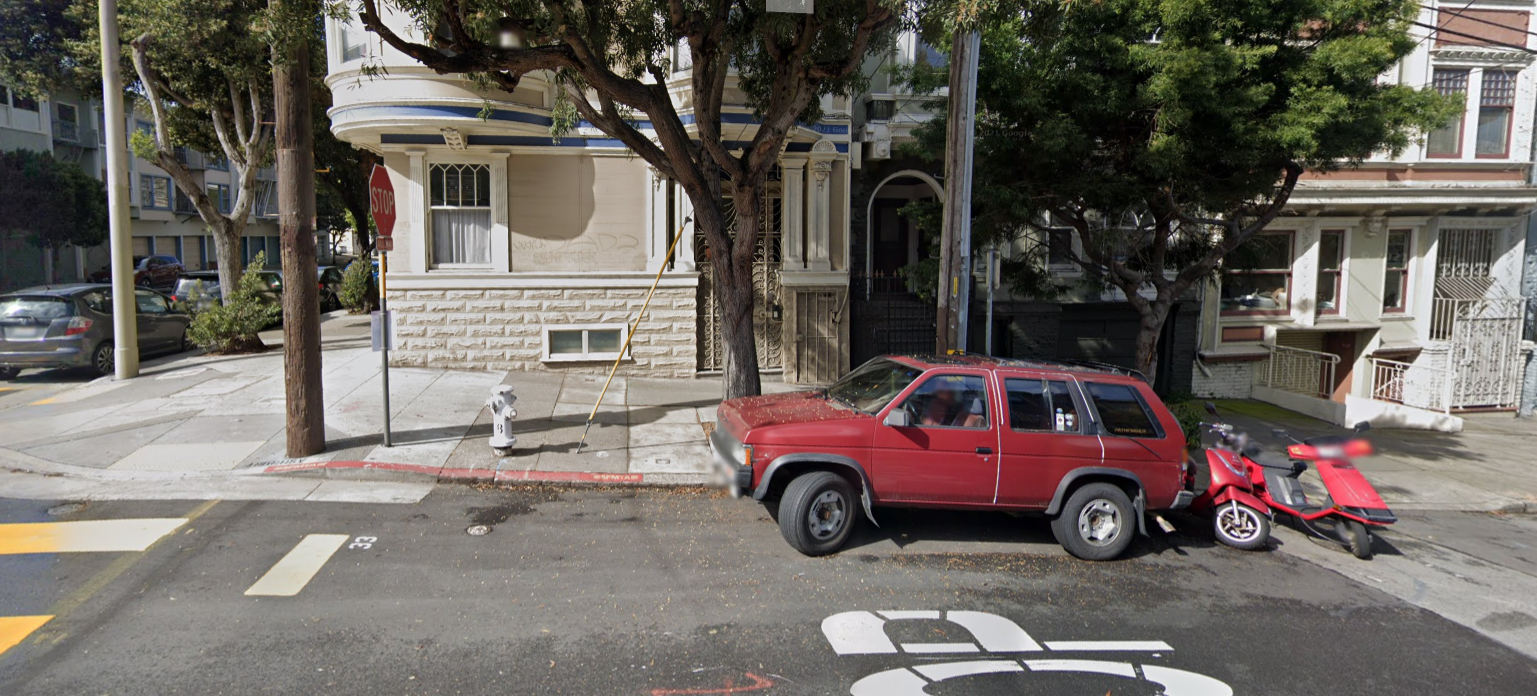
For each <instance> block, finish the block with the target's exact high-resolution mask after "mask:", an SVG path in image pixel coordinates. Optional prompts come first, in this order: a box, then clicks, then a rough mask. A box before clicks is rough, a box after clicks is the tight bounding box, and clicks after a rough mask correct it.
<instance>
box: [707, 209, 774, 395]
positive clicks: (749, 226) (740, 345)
mask: <svg viewBox="0 0 1537 696" xmlns="http://www.w3.org/2000/svg"><path fill="white" fill-rule="evenodd" d="M759 191H760V189H758V188H757V187H754V186H752V185H751V184H750V183H749V184H747V185H746V186H741V187H735V186H734V187H733V194H734V195H733V196H732V204H733V207H734V208H735V213H736V234H735V235H734V237H735V238H734V239H733V240H732V243H731V247H730V248H731V253H729V254H721V253H718V252H714V256H713V257H712V258H711V268H712V269H714V272H715V296H716V298H717V301H718V304H719V306H720V319H721V347H722V348H724V349H725V351H726V355H725V358H726V364H725V368H726V369H725V372H726V374H725V382H726V398H728V399H734V398H737V397H740V396H757V395H758V394H762V393H763V383H762V380H761V378H760V377H759V375H758V343H757V338H756V336H755V335H754V333H755V331H754V328H755V327H754V326H753V315H752V312H753V292H752V291H753V278H752V271H753V268H752V267H753V251H754V247H756V246H757V241H758V232H759V227H758V226H759V225H760V224H762V223H761V220H759V217H758V210H759V208H760V206H762V200H761V199H760V198H759ZM716 200H717V205H719V202H718V201H719V199H718V198H717V199H716ZM696 209H697V208H696ZM721 222H723V223H724V222H726V221H725V220H724V219H722V220H721ZM722 236H724V235H722ZM712 251H713V250H712Z"/></svg>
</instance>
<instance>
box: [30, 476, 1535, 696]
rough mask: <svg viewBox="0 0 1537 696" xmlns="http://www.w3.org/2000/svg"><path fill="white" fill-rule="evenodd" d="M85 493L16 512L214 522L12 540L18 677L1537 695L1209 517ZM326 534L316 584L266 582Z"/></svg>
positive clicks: (309, 687)
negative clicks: (835, 513)
mask: <svg viewBox="0 0 1537 696" xmlns="http://www.w3.org/2000/svg"><path fill="white" fill-rule="evenodd" d="M58 504H59V503H57V502H52V503H50V502H33V501H14V500H0V524H3V523H32V522H57V521H77V520H120V519H130V518H161V517H167V518H186V517H188V516H189V515H194V516H195V517H194V518H193V519H190V521H188V522H186V523H185V524H182V525H181V526H179V527H177V528H176V529H175V530H174V531H171V532H170V533H169V534H166V535H165V536H163V537H160V538H159V540H158V541H156V542H155V543H154V544H153V545H152V546H150V547H149V548H148V550H146V551H144V552H107V551H96V552H68V553H25V554H12V555H0V616H48V615H51V616H53V617H54V618H52V619H51V620H48V621H47V623H45V624H43V625H42V627H41V628H39V629H37V630H36V631H35V632H34V633H32V634H31V635H30V636H29V637H28V638H26V639H25V640H23V641H21V642H20V644H18V645H16V646H15V647H13V648H11V649H10V650H9V651H6V652H5V653H4V654H3V655H0V693H3V694H6V695H8V696H10V695H15V696H20V695H30V694H38V695H43V694H46V695H49V696H52V695H56V694H167V695H169V694H198V695H200V696H202V695H212V694H261V693H282V694H361V695H367V696H378V695H381V694H640V695H644V694H651V695H653V696H667V695H672V694H726V693H732V694H738V693H762V694H765V695H768V696H772V695H774V694H848V693H855V694H878V695H879V696H905V695H906V694H916V693H929V694H952V695H953V694H1053V695H1062V696H1066V695H1075V694H1083V695H1085V696H1100V695H1101V694H1116V695H1117V696H1119V695H1121V694H1158V693H1166V694H1169V695H1170V696H1180V695H1181V694H1184V695H1186V696H1208V695H1211V694H1223V693H1229V692H1228V691H1227V689H1228V688H1231V690H1232V691H1231V692H1232V693H1238V694H1288V695H1295V694H1311V693H1329V694H1371V695H1372V696H1380V695H1381V694H1410V693H1413V694H1432V693H1439V694H1479V695H1480V696H1490V695H1500V694H1512V695H1516V694H1520V695H1522V696H1529V695H1530V694H1532V693H1534V692H1537V661H1533V660H1531V659H1528V658H1527V657H1524V656H1522V655H1520V654H1518V653H1516V652H1514V651H1512V650H1510V649H1508V648H1505V647H1503V646H1502V645H1500V644H1498V643H1495V642H1493V641H1491V640H1489V639H1487V638H1485V637H1484V636H1482V635H1480V634H1478V633H1476V632H1474V631H1472V630H1470V629H1468V628H1464V627H1462V626H1460V625H1458V624H1455V623H1452V622H1450V621H1448V620H1445V619H1442V618H1440V617H1439V616H1437V615H1435V614H1432V613H1430V612H1427V611H1425V610H1422V609H1419V608H1416V607H1414V606H1411V605H1408V604H1405V603H1403V602H1401V601H1400V600H1398V599H1396V598H1394V597H1392V596H1389V595H1387V594H1384V593H1382V592H1379V591H1377V590H1374V589H1371V588H1368V587H1366V586H1363V585H1362V584H1358V583H1357V582H1355V581H1352V580H1349V579H1346V578H1345V577H1343V576H1341V575H1339V574H1336V573H1334V572H1331V571H1329V570H1324V569H1323V568H1321V567H1319V566H1317V565H1313V564H1312V563H1309V562H1306V561H1303V560H1299V559H1297V558H1295V557H1293V556H1291V555H1288V554H1283V553H1279V552H1260V553H1243V552H1238V551H1233V550H1231V549H1227V548H1222V547H1216V546H1213V545H1212V542H1211V540H1210V538H1209V537H1205V535H1203V534H1200V533H1192V534H1190V535H1188V536H1185V535H1175V536H1173V537H1165V538H1162V539H1153V540H1144V541H1141V542H1139V544H1138V545H1137V546H1136V547H1134V553H1133V555H1132V557H1131V558H1129V559H1127V560H1123V561H1119V562H1113V563H1103V564H1090V563H1084V562H1080V561H1077V560H1074V559H1071V558H1069V557H1066V556H1065V555H1064V554H1063V553H1062V552H1061V551H1060V550H1059V549H1057V548H1056V547H1055V545H1054V544H1053V543H1052V542H1051V539H1050V535H1049V532H1048V530H1047V528H1046V525H1045V524H1044V523H1043V522H1041V521H1038V520H1030V519H1018V518H1013V517H1009V516H1005V515H1001V514H991V513H989V514H980V513H937V512H921V511H886V512H882V513H881V514H880V516H881V519H882V527H881V528H879V529H874V528H871V527H869V526H868V525H866V526H865V527H864V528H863V530H862V531H861V534H860V536H859V537H858V538H856V539H855V541H854V543H853V544H852V545H851V547H850V548H849V549H847V550H845V551H844V552H842V553H840V554H838V555H836V556H833V557H828V558H820V559H811V558H805V557H802V556H800V555H798V554H796V553H795V552H794V551H792V550H791V549H790V548H789V547H788V546H787V545H786V544H785V543H784V541H783V540H782V539H781V538H780V536H779V531H778V528H777V526H776V525H775V524H774V523H773V522H772V521H771V520H770V519H769V515H768V514H767V513H766V512H765V510H764V509H763V508H762V507H761V506H759V505H757V504H755V503H752V502H750V501H733V500H730V499H727V498H725V497H723V496H721V495H719V494H716V493H713V492H698V491H644V490H641V491H637V490H596V489H585V490H556V489H546V488H524V489H517V490H474V489H469V488H458V487H440V489H439V490H438V491H436V492H434V493H433V494H432V495H430V496H429V497H428V498H426V499H425V500H424V501H423V502H421V503H420V504H417V505H408V506H407V505H360V504H337V503H274V502H228V501H225V502H218V503H215V504H209V503H196V502H157V503H93V504H90V505H87V506H84V507H83V508H81V509H78V510H70V509H65V510H58V509H55V510H53V513H55V514H50V512H49V509H50V508H53V507H55V506H56V505H58ZM1469 524H1471V523H1469ZM472 525H485V526H487V527H489V529H490V531H489V533H487V534H484V535H482V536H471V535H470V534H468V533H467V532H466V530H467V528H468V527H470V526H472ZM307 535H341V536H337V537H334V538H329V537H312V538H310V539H309V540H306V537H307ZM1203 537H1204V538H1203ZM3 539H4V534H3V533H0V541H3ZM327 539H332V541H329V542H328V541H327ZM301 540H304V541H303V542H302V544H301ZM13 541H14V540H13ZM312 542H313V543H312ZM74 543H84V542H78V540H77V542H74ZM316 544H319V545H326V544H334V546H332V547H331V548H335V552H334V554H332V555H329V556H325V555H324V554H323V553H322V554H317V556H316V559H317V560H316V563H318V564H319V565H318V566H317V565H316V563H312V564H311V565H310V568H311V569H312V568H313V567H318V572H315V574H314V575H313V578H312V579H308V581H307V582H302V580H303V579H304V578H303V577H300V578H299V579H298V580H295V579H294V578H293V577H292V575H293V574H288V575H286V576H285V574H284V573H281V572H279V571H277V570H274V571H273V572H272V573H269V569H273V567H274V565H278V566H282V567H287V568H290V569H292V568H295V567H297V566H298V565H302V564H299V563H298V562H297V561H295V563H294V564H290V563H289V561H287V560H283V561H281V562H280V559H285V557H289V558H292V557H291V556H290V553H291V552H293V555H303V550H304V549H312V548H313V546H314V545H316ZM87 545H89V544H87ZM296 545H301V546H303V547H304V549H301V550H300V551H294V549H295V547H296ZM1489 548H1490V549H1491V551H1490V553H1495V552H1496V551H1495V550H1494V549H1497V548H1498V547H1492V546H1491V547H1489ZM1352 560H1353V559H1352ZM304 574H305V573H304V572H299V573H298V575H299V576H303V575H304ZM264 576H265V577H264ZM274 576H283V577H277V578H275V579H274ZM258 580H261V581H262V583H263V585H262V586H264V587H271V586H273V585H283V584H284V582H287V581H292V582H288V585H287V587H288V588H289V589H297V593H296V594H294V595H293V596H248V595H247V594H246V593H247V592H248V591H249V590H250V589H252V587H253V585H257V584H258ZM880 612H908V613H906V614H903V613H889V614H881V613H880ZM927 612H932V613H927ZM835 616H837V618H834V619H832V620H830V621H829V620H828V619H829V617H835ZM963 624H964V625H963ZM968 629H969V630H968ZM1086 641H1098V642H1096V643H1089V644H1084V642H1086ZM1105 641H1110V642H1109V643H1107V642H1105ZM1160 643H1161V644H1160ZM0 647H3V645H0ZM1155 682H1161V684H1162V686H1160V685H1159V684H1158V683H1155ZM922 689H926V691H924V690H922Z"/></svg>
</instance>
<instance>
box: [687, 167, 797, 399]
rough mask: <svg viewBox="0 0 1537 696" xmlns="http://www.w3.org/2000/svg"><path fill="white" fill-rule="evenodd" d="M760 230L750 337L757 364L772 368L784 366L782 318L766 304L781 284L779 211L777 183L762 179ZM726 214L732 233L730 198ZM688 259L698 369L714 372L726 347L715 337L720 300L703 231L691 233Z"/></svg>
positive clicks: (733, 218)
mask: <svg viewBox="0 0 1537 696" xmlns="http://www.w3.org/2000/svg"><path fill="white" fill-rule="evenodd" d="M762 201H763V210H762V212H761V213H760V217H759V219H760V220H762V221H763V223H764V224H763V231H762V234H760V235H759V236H758V245H757V248H755V249H754V250H753V263H752V287H753V291H752V293H753V303H752V318H753V340H754V342H755V343H756V344H757V346H758V369H760V370H778V369H782V368H783V367H784V347H783V345H782V344H783V342H784V331H783V328H782V325H783V321H782V320H781V319H776V318H775V317H774V313H773V312H771V311H770V307H772V306H776V305H778V304H779V303H780V302H781V300H780V298H781V295H782V288H781V287H780V285H779V271H780V268H781V267H782V266H783V265H784V263H783V259H782V258H781V256H780V239H779V221H780V215H781V203H782V199H781V198H780V189H779V184H778V182H773V183H770V184H768V185H767V186H766V187H765V189H764V194H763V198H762ZM724 207H725V210H724V211H723V212H724V213H725V215H726V219H728V220H730V221H731V229H730V232H729V233H730V234H731V236H732V237H733V238H735V237H736V210H735V208H734V206H732V204H731V199H730V198H727V199H725V206H724ZM694 260H695V261H696V262H697V263H698V266H699V311H698V313H697V315H698V317H699V318H698V325H697V335H698V342H699V351H698V355H699V371H700V372H716V371H719V370H722V369H725V366H726V351H725V347H724V345H723V344H722V340H721V320H720V305H719V303H718V302H717V301H716V297H715V275H714V273H713V269H712V268H711V267H710V264H711V263H713V260H712V255H711V251H710V244H709V240H707V239H705V236H704V233H702V232H699V231H696V232H695V233H694Z"/></svg>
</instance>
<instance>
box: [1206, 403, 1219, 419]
mask: <svg viewBox="0 0 1537 696" xmlns="http://www.w3.org/2000/svg"><path fill="white" fill-rule="evenodd" d="M1206 412H1207V413H1210V414H1212V415H1213V416H1215V415H1217V405H1216V404H1214V403H1212V402H1210V401H1208V402H1206Z"/></svg>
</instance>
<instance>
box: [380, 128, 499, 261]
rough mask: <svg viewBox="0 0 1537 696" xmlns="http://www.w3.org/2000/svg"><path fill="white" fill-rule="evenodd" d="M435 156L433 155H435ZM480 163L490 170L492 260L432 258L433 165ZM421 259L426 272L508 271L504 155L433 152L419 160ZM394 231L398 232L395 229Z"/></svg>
mask: <svg viewBox="0 0 1537 696" xmlns="http://www.w3.org/2000/svg"><path fill="white" fill-rule="evenodd" d="M434 155H436V156H434ZM455 164H457V165H482V166H485V167H486V168H488V169H490V170H491V252H490V253H491V260H490V262H489V263H439V262H438V260H437V259H435V258H433V257H432V208H433V205H432V168H433V167H434V166H436V165H455ZM414 183H417V184H419V185H420V186H421V189H420V190H421V193H420V196H421V198H420V202H421V208H420V211H421V222H422V236H421V239H422V242H423V244H422V250H421V254H422V258H424V259H426V264H425V269H424V270H427V271H438V272H449V273H452V272H455V271H499V272H507V271H508V270H509V268H508V265H509V263H510V257H509V256H508V241H509V240H508V236H507V155H505V154H494V155H470V154H459V153H433V154H432V155H428V156H427V157H424V158H423V160H422V169H421V180H420V181H419V182H414ZM396 232H397V234H398V233H399V232H400V230H399V228H398V227H397V229H396Z"/></svg>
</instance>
